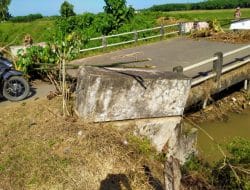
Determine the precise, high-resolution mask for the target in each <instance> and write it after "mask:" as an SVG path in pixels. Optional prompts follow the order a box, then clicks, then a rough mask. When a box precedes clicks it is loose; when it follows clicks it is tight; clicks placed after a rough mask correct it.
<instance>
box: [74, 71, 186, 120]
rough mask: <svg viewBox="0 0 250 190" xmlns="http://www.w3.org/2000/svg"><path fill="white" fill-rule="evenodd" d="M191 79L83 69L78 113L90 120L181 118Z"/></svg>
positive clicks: (150, 72)
mask: <svg viewBox="0 0 250 190" xmlns="http://www.w3.org/2000/svg"><path fill="white" fill-rule="evenodd" d="M189 90H190V79H189V78H187V77H185V76H183V75H180V74H176V73H172V72H160V71H156V70H139V69H137V70H136V69H111V68H96V67H82V68H80V70H79V77H78V84H77V89H76V92H77V95H76V112H77V114H78V115H79V116H80V117H82V118H84V119H88V120H90V121H94V122H106V121H117V120H118V121H119V120H130V119H144V118H158V117H170V116H180V115H182V114H183V111H184V107H185V104H186V100H187V97H188V93H189Z"/></svg>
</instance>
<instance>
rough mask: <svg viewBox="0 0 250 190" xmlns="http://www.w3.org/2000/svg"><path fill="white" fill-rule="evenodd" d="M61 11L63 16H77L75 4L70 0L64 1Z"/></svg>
mask: <svg viewBox="0 0 250 190" xmlns="http://www.w3.org/2000/svg"><path fill="white" fill-rule="evenodd" d="M60 13H61V16H62V17H66V18H67V17H70V16H75V15H76V14H75V12H74V6H73V5H72V4H70V3H69V2H68V1H64V2H63V3H62V5H61V8H60Z"/></svg>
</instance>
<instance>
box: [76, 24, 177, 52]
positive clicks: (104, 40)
mask: <svg viewBox="0 0 250 190" xmlns="http://www.w3.org/2000/svg"><path fill="white" fill-rule="evenodd" d="M171 27H178V30H174V31H171V32H167V33H166V32H165V29H166V28H171ZM157 30H159V34H157V35H151V36H148V37H142V38H139V34H140V33H144V32H152V31H157ZM179 33H180V24H172V25H165V26H164V25H161V26H159V27H154V28H147V29H143V30H135V31H132V32H125V33H120V34H114V35H109V36H100V37H97V38H91V39H90V41H98V40H101V43H102V45H101V46H96V47H91V48H87V49H82V50H80V52H87V51H92V50H97V49H104V48H107V47H113V46H119V45H124V44H129V43H136V42H139V41H143V40H148V39H153V38H159V37H160V38H163V37H165V36H169V35H173V34H179ZM127 35H133V39H131V40H127V41H122V42H118V43H110V44H109V43H108V39H110V38H115V37H120V36H127Z"/></svg>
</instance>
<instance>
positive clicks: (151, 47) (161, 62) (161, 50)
mask: <svg viewBox="0 0 250 190" xmlns="http://www.w3.org/2000/svg"><path fill="white" fill-rule="evenodd" d="M244 45H245V44H229V43H223V42H213V41H208V40H192V39H188V38H183V37H182V38H181V37H179V38H175V39H171V40H165V41H160V42H156V43H152V44H148V45H143V46H137V47H133V48H128V49H123V50H118V51H114V52H111V53H106V54H103V55H98V56H93V57H88V58H84V59H80V60H76V61H73V62H72V63H74V64H79V65H105V66H119V67H124V66H131V67H133V66H136V67H148V66H152V67H153V68H154V69H158V70H163V71H164V70H165V71H172V69H173V67H175V66H179V65H181V66H183V67H185V66H189V65H192V64H195V63H197V62H200V61H203V60H205V59H208V58H211V57H212V56H213V55H214V53H216V52H219V51H221V52H223V53H226V52H229V51H231V50H234V49H237V48H239V47H242V46H244ZM249 56H250V52H249V49H248V50H245V51H242V52H241V53H238V54H235V55H232V56H229V57H227V58H226V59H225V64H228V63H230V62H233V61H235V60H236V59H237V58H239V59H241V58H244V57H249ZM135 60H137V61H139V62H137V63H135ZM143 60H144V61H143ZM211 68H212V64H210V65H206V66H202V67H200V68H198V69H195V70H192V71H189V72H187V73H186V74H187V75H188V76H190V77H194V76H196V75H197V74H198V73H199V72H204V71H208V70H210V69H211ZM70 73H71V74H73V75H74V74H75V73H74V72H73V73H72V72H70Z"/></svg>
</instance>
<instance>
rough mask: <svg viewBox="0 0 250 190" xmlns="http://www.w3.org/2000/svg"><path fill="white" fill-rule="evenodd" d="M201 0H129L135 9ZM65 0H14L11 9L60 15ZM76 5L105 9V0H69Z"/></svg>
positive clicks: (16, 12)
mask: <svg viewBox="0 0 250 190" xmlns="http://www.w3.org/2000/svg"><path fill="white" fill-rule="evenodd" d="M198 1H200V0H127V4H128V5H132V6H133V7H134V8H135V9H142V8H148V7H151V6H152V5H157V4H166V3H183V2H184V3H187V2H198ZM63 2H64V0H12V1H11V4H10V6H9V11H10V13H11V15H12V16H23V15H28V14H36V13H41V14H42V15H44V16H51V15H59V9H60V6H61V4H62V3H63ZM68 2H70V3H71V4H73V5H74V10H75V12H76V13H78V14H79V13H84V12H92V13H98V12H102V11H103V6H104V0H68Z"/></svg>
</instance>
